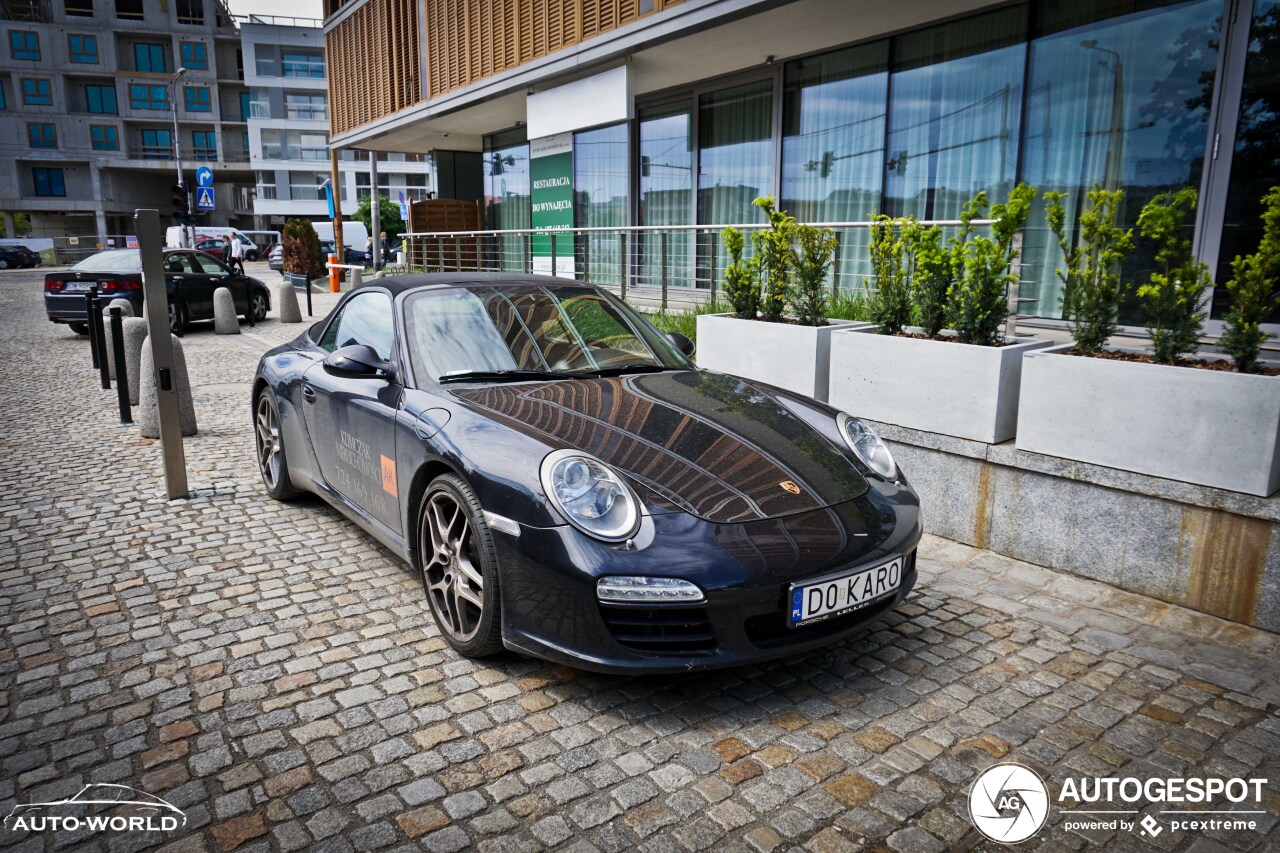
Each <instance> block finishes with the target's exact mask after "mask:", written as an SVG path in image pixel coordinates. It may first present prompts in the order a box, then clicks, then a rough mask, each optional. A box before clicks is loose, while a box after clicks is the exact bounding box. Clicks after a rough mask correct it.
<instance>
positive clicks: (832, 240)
mask: <svg viewBox="0 0 1280 853" xmlns="http://www.w3.org/2000/svg"><path fill="white" fill-rule="evenodd" d="M838 245H839V244H838V243H837V242H836V235H835V232H834V231H832V230H831V229H830V228H815V227H813V226H812V225H798V226H796V257H795V265H796V284H795V287H794V288H793V290H792V293H791V296H790V298H791V305H792V310H793V311H794V313H795V317H796V322H797V323H799V324H800V325H801V326H825V325H827V307H828V304H827V289H826V283H827V271H828V270H830V269H831V262H832V260H834V258H835V254H836V248H837V246H838Z"/></svg>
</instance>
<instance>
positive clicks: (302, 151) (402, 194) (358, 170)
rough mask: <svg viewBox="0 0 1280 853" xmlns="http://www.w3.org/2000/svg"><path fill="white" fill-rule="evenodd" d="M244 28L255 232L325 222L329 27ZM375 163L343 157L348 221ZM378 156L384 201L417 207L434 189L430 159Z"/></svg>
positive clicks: (342, 192)
mask: <svg viewBox="0 0 1280 853" xmlns="http://www.w3.org/2000/svg"><path fill="white" fill-rule="evenodd" d="M239 23H240V38H241V45H242V50H243V53H244V61H245V83H246V84H247V86H248V87H249V113H248V115H249V125H248V132H249V137H248V139H249V141H248V148H249V158H250V165H251V166H252V168H253V172H254V181H255V197H254V203H253V214H254V227H255V228H258V229H279V228H281V227H283V225H284V222H285V220H286V219H287V218H289V217H291V216H303V217H307V218H310V219H325V218H327V217H328V203H327V202H326V200H325V191H324V186H325V184H326V183H328V181H329V179H330V175H331V166H330V157H329V106H328V101H329V92H328V78H327V77H326V75H325V61H324V33H323V31H322V30H321V23H322V22H321V21H319V20H315V19H307V18H290V17H283V16H263V15H250V16H248V17H245V18H241V19H240V22H239ZM370 156H371V155H370V154H369V152H365V151H362V150H347V151H343V152H342V154H341V157H340V161H339V193H338V195H337V198H339V199H340V200H341V205H342V212H343V214H344V215H346V216H350V215H351V214H352V213H354V212H355V210H356V208H357V207H358V206H359V204H360V201H361V199H364V198H367V197H368V196H369V195H370V194H371V192H372V171H373V170H372V169H371V164H370V161H369V157H370ZM376 156H377V158H378V159H377V180H378V191H379V193H380V194H381V195H384V196H386V197H387V198H389V199H391V200H393V201H399V200H400V199H402V198H403V199H405V200H406V201H417V200H419V199H422V198H425V197H427V194H428V193H430V192H433V191H434V190H435V188H436V186H437V184H436V182H435V181H434V180H433V179H432V174H433V166H432V162H431V158H430V157H429V156H428V155H427V154H426V153H425V152H418V153H412V154H404V153H401V152H387V151H382V152H377V153H376ZM477 171H478V164H477Z"/></svg>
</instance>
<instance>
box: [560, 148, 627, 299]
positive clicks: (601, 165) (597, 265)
mask: <svg viewBox="0 0 1280 853" xmlns="http://www.w3.org/2000/svg"><path fill="white" fill-rule="evenodd" d="M628 148H629V146H628V144H627V126H626V125H625V124H615V125H611V126H609V127H602V128H598V129H596V130H588V131H584V132H582V133H576V134H574V137H573V200H574V209H575V210H574V220H575V221H574V224H575V225H577V226H578V227H579V228H613V227H620V226H625V225H626V224H627V203H628V198H629V194H628V192H627V184H628V175H629V172H628V162H629V161H628V156H627V150H628ZM577 243H578V245H577V252H578V264H579V268H580V269H582V268H586V269H587V270H588V272H589V276H588V278H587V280H589V281H598V282H607V283H611V284H613V283H617V281H618V271H619V269H620V265H621V259H622V254H621V251H620V246H619V243H618V235H617V234H614V233H609V232H588V233H586V234H583V235H581V236H579V237H578V240H577Z"/></svg>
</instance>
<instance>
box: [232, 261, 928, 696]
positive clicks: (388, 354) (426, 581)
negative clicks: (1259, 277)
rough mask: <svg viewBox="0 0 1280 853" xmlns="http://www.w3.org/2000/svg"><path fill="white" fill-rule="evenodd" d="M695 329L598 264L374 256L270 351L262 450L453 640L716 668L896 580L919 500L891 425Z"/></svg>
mask: <svg viewBox="0 0 1280 853" xmlns="http://www.w3.org/2000/svg"><path fill="white" fill-rule="evenodd" d="M692 352H693V345H692V343H691V342H690V341H689V340H688V339H687V338H684V337H683V336H680V335H670V336H667V335H663V334H662V333H661V332H659V331H658V330H657V329H656V328H654V327H653V326H652V325H651V324H650V323H649V322H648V321H647V320H645V319H644V317H643V316H642V315H641V314H640V313H639V312H637V311H635V310H634V309H633V308H632V307H630V306H629V305H627V304H626V303H624V302H622V301H621V300H619V299H617V298H616V297H614V296H613V295H612V294H610V293H608V292H607V291H605V290H603V289H601V288H597V287H595V286H593V285H590V284H584V283H579V282H573V281H569V280H565V279H556V278H549V277H542V276H528V275H517V274H499V273H470V274H458V273H449V274H428V275H409V276H399V277H395V278H383V279H376V280H374V281H372V282H370V283H368V284H366V285H363V286H361V287H358V288H356V289H354V290H353V291H351V292H350V293H348V294H346V295H345V296H344V297H343V299H342V301H341V302H340V303H339V304H338V305H337V306H336V307H335V308H334V310H333V311H332V312H331V313H330V314H329V316H328V317H327V318H325V319H324V320H322V321H320V322H319V323H317V324H315V325H314V326H312V327H311V328H310V329H309V330H308V331H307V332H306V333H305V334H303V335H302V336H301V337H299V338H298V339H297V340H295V341H293V342H291V343H289V344H285V345H283V346H280V347H277V348H275V349H273V350H271V351H270V352H268V353H267V354H266V355H264V356H263V358H262V360H261V362H260V364H259V366H258V371H257V375H256V377H255V382H254V386H253V398H252V406H253V420H254V427H255V437H256V449H257V464H258V466H259V469H260V471H261V474H262V479H263V482H264V484H265V485H266V488H267V490H268V492H269V493H270V494H271V495H272V497H274V498H277V499H280V500H286V499H289V498H291V497H293V496H295V495H297V494H298V493H299V492H313V493H315V494H318V495H320V496H321V497H322V498H323V499H324V500H326V501H327V502H328V503H330V504H331V505H333V506H334V507H335V508H337V509H338V510H339V511H340V512H342V513H343V514H344V515H346V516H347V517H348V518H350V519H351V520H353V521H354V522H355V523H357V524H358V525H360V526H361V527H363V528H364V529H365V530H367V531H368V532H369V533H371V534H372V535H373V536H374V537H376V538H377V539H378V540H379V541H381V542H382V543H383V544H384V545H385V546H386V547H388V548H390V549H391V550H392V551H394V552H395V553H396V554H398V555H399V556H400V557H402V558H403V559H405V560H406V561H407V562H408V563H409V564H410V565H411V566H412V567H413V568H414V570H415V571H416V572H417V573H419V574H420V575H421V578H422V584H423V590H424V596H425V598H426V604H427V606H428V607H429V608H430V611H431V614H432V616H433V617H434V619H435V622H436V624H437V625H438V627H439V629H440V632H441V634H442V636H443V637H444V638H445V640H447V641H448V643H449V644H450V645H452V646H453V648H454V649H456V650H457V651H458V652H460V653H461V654H464V655H468V656H473V657H480V656H485V655H489V654H492V653H494V652H497V651H499V650H501V649H503V648H507V649H511V650H514V651H517V652H521V653H524V654H528V655H532V656H535V657H540V658H545V659H549V660H553V661H558V662H562V663H567V664H570V665H572V666H577V667H581V668H585V669H591V670H597V671H604V672H659V671H672V670H690V669H700V668H707V667H717V666H727V665H733V664H739V663H745V662H749V661H757V660H762V659H766V658H770V657H777V656H781V655H789V654H794V653H797V652H801V651H805V650H807V649H811V648H816V647H818V646H821V645H824V644H828V643H832V642H834V641H837V640H839V639H841V638H843V637H846V636H848V635H850V634H851V633H853V632H855V631H857V630H859V628H860V627H861V626H863V625H864V624H865V623H866V622H868V621H869V620H871V619H873V618H875V617H876V616H877V615H879V614H881V613H883V612H885V611H886V610H888V609H890V608H892V607H893V606H894V605H896V604H897V603H899V602H901V601H902V600H903V599H904V598H905V597H906V595H907V594H908V592H909V591H910V590H911V588H912V585H913V584H914V583H915V579H916V568H915V553H916V546H917V544H918V543H919V540H920V513H919V503H918V501H917V498H916V494H915V492H914V491H913V490H912V488H911V486H910V485H909V484H908V483H907V481H906V479H905V477H904V476H903V474H902V472H901V471H900V470H899V469H898V467H897V465H896V464H895V462H894V459H893V457H892V455H891V454H890V452H889V448H888V447H887V446H886V445H885V444H884V443H883V442H882V441H881V440H880V438H879V437H878V436H877V435H876V433H875V432H874V431H873V430H872V429H871V428H870V427H869V426H868V425H866V424H865V423H863V422H862V421H860V420H858V419H857V418H854V417H851V416H849V415H847V414H845V413H843V412H839V411H836V410H834V409H832V408H830V407H829V406H826V405H824V404H822V403H819V402H816V401H814V400H812V399H809V398H807V397H803V396H800V395H797V394H793V393H790V392H787V391H783V390H781V389H778V388H774V387H771V386H768V385H763V384H760V383H757V382H751V381H747V380H744V379H739V378H736V377H733V376H728V375H725V374H720V373H714V372H711V371H707V370H699V369H698V368H697V367H696V366H695V365H694V364H693V362H692V361H691V360H690V356H691V355H692Z"/></svg>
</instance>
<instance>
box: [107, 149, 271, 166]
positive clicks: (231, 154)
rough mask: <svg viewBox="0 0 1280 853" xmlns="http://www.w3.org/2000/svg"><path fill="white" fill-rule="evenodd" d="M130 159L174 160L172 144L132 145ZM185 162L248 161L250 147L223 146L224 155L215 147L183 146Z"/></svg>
mask: <svg viewBox="0 0 1280 853" xmlns="http://www.w3.org/2000/svg"><path fill="white" fill-rule="evenodd" d="M129 159H131V160H168V161H170V162H172V161H173V146H172V145H130V146H129ZM182 160H183V162H187V161H194V160H201V161H210V160H212V161H214V162H218V163H248V162H249V149H248V148H223V149H222V156H221V157H219V156H218V153H217V151H216V150H215V149H213V148H202V147H188V146H186V145H184V146H183V147H182Z"/></svg>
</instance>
